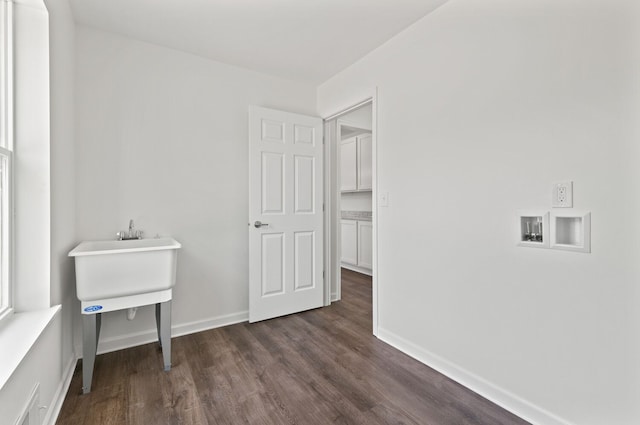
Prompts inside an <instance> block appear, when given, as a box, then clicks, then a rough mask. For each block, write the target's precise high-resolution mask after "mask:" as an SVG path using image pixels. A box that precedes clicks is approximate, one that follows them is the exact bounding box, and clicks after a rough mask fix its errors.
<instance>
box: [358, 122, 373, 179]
mask: <svg viewBox="0 0 640 425" xmlns="http://www.w3.org/2000/svg"><path fill="white" fill-rule="evenodd" d="M372 168H373V144H372V138H371V135H370V134H367V135H366V136H361V137H358V190H371V189H372V188H373V184H372V182H373V179H372Z"/></svg>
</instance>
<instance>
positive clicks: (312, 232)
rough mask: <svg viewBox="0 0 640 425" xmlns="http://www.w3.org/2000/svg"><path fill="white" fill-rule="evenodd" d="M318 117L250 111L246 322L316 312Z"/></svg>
mask: <svg viewBox="0 0 640 425" xmlns="http://www.w3.org/2000/svg"><path fill="white" fill-rule="evenodd" d="M322 197H323V187H322V120H321V119H320V118H316V117H309V116H305V115H299V114H293V113H289V112H283V111H277V110H274V109H266V108H260V107H256V106H252V107H250V109H249V321H250V322H257V321H260V320H265V319H270V318H273V317H278V316H283V315H286V314H291V313H296V312H298V311H303V310H309V309H312V308H316V307H321V306H322V305H323V301H324V298H323V296H324V285H323V273H322V271H323V249H322V245H323V233H322V223H323V212H322Z"/></svg>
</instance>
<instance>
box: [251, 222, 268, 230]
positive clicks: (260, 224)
mask: <svg viewBox="0 0 640 425" xmlns="http://www.w3.org/2000/svg"><path fill="white" fill-rule="evenodd" d="M253 225H254V226H255V228H256V229H259V228H261V227H263V226H268V225H269V223H263V222H261V221H256V222H255V223H253Z"/></svg>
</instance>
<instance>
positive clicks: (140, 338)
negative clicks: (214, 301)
mask: <svg viewBox="0 0 640 425" xmlns="http://www.w3.org/2000/svg"><path fill="white" fill-rule="evenodd" d="M248 320H249V312H248V311H241V312H238V313H233V314H227V315H224V316H217V317H212V318H209V319H204V320H198V321H195V322H189V323H180V324H174V325H173V326H172V327H171V337H172V338H173V337H177V336H182V335H188V334H192V333H195V332H202V331H207V330H209V329H215V328H220V327H222V326H228V325H233V324H236V323H241V322H246V321H248ZM157 340H158V332H157V330H156V328H155V327H154V328H152V329H148V330H145V331H142V332H134V333H130V334H124V335H119V336H117V337H111V338H104V339H103V338H100V342H99V344H98V352H97V354H104V353H110V352H112V351H118V350H123V349H125V348H130V347H135V346H138V345H143V344H148V343H150V342H155V341H157ZM76 353H77V354H78V358H82V346H80V347H76Z"/></svg>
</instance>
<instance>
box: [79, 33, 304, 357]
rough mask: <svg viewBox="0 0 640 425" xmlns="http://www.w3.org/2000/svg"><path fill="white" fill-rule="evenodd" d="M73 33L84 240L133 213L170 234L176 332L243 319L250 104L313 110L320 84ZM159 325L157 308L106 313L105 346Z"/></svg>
mask: <svg viewBox="0 0 640 425" xmlns="http://www.w3.org/2000/svg"><path fill="white" fill-rule="evenodd" d="M76 40H77V51H76V54H77V85H76V100H77V104H76V164H77V166H76V173H77V180H78V193H77V210H76V218H77V237H78V240H91V239H111V238H114V237H115V233H116V232H117V231H119V230H122V229H125V228H126V227H127V225H128V222H129V219H130V218H132V219H134V221H135V225H136V227H137V228H139V229H142V230H143V231H145V232H146V236H147V237H153V236H155V235H156V234H160V235H172V236H173V237H175V238H176V239H177V240H178V241H180V242H181V243H182V244H183V248H182V250H181V251H180V253H179V257H178V275H177V285H176V288H175V290H174V300H173V325H174V334H175V333H182V332H188V331H192V330H195V329H198V328H203V327H208V326H216V325H221V324H224V323H229V322H233V321H238V320H246V318H247V309H248V270H249V269H248V233H247V212H248V211H247V208H248V168H247V161H248V142H247V137H248V136H247V128H248V122H247V117H248V106H249V105H251V104H255V105H260V106H266V107H273V108H278V109H283V110H289V111H294V112H300V113H307V114H313V113H314V112H315V105H316V96H315V93H316V92H315V87H312V86H309V85H302V84H298V83H293V82H289V81H287V80H282V79H278V78H273V77H268V76H265V75H262V74H259V73H256V72H252V71H247V70H243V69H240V68H236V67H233V66H229V65H224V64H221V63H218V62H213V61H210V60H206V59H203V58H201V57H198V56H194V55H190V54H185V53H181V52H178V51H175V50H171V49H167V48H163V47H159V46H155V45H151V44H146V43H143V42H138V41H134V40H132V39H128V38H123V37H120V36H116V35H112V34H109V33H105V32H100V31H97V30H93V29H89V28H84V27H78V30H77V38H76ZM154 329H155V325H154V316H153V309H152V308H151V307H147V308H143V309H142V310H139V311H138V316H137V317H136V319H135V320H134V321H133V322H128V321H127V320H126V318H125V312H115V313H111V314H107V315H106V316H105V317H104V321H103V332H102V334H101V341H102V343H101V346H100V348H99V350H107V349H112V348H116V347H120V346H122V345H123V344H128V343H139V342H140V341H142V340H151V339H153V338H155V335H154V332H155V331H154ZM122 338H130V339H128V340H122Z"/></svg>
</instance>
